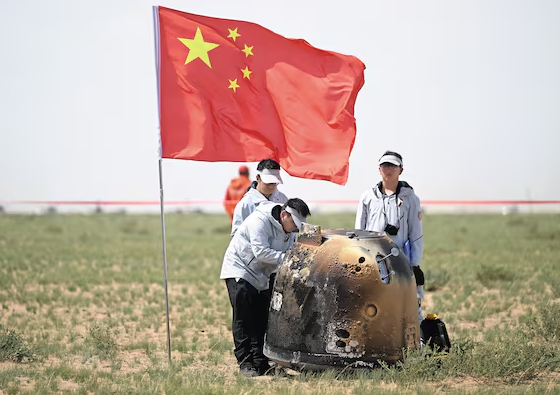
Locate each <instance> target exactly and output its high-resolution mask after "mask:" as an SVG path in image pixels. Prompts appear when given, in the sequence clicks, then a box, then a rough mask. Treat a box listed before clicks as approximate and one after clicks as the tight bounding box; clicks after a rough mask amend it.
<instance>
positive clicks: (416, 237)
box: [408, 195, 424, 266]
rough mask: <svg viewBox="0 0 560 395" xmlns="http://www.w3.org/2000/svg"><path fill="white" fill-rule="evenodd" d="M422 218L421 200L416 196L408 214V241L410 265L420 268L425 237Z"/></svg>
mask: <svg viewBox="0 0 560 395" xmlns="http://www.w3.org/2000/svg"><path fill="white" fill-rule="evenodd" d="M420 218H421V216H420V199H418V196H416V195H414V196H413V197H412V202H411V205H410V211H409V212H408V240H409V242H410V255H411V259H410V261H411V262H410V263H411V264H412V266H420V264H421V263H422V254H423V253H424V237H423V233H422V220H421V219H420Z"/></svg>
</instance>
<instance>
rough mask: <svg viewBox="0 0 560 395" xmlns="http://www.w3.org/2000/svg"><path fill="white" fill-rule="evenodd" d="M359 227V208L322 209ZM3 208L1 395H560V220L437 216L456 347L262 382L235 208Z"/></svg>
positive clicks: (431, 286)
mask: <svg viewBox="0 0 560 395" xmlns="http://www.w3.org/2000/svg"><path fill="white" fill-rule="evenodd" d="M311 218H312V221H311V222H313V223H316V224H320V225H322V226H323V227H329V226H334V227H352V225H353V217H352V216H351V215H326V214H325V215H314V216H312V217H311ZM166 225H167V226H166V231H167V241H168V246H167V247H168V248H167V253H168V266H169V272H168V279H169V298H170V299H169V303H170V320H171V335H172V339H171V343H172V364H171V366H170V365H169V363H168V360H167V352H166V337H167V334H166V326H165V294H164V288H163V263H162V253H161V235H160V223H159V217H158V216H132V215H129V216H127V215H123V214H114V215H110V214H100V215H83V216H81V215H68V216H64V215H44V216H31V215H30V216H24V215H0V317H1V319H0V394H47V393H48V394H50V393H78V394H88V393H90V394H91V393H93V394H105V393H107V394H108V393H111V394H115V393H116V394H121V393H127V394H128V393H130V394H223V393H228V394H261V393H263V394H268V393H276V394H294V395H296V394H333V395H334V394H356V395H358V394H377V393H386V392H389V393H395V394H397V393H403V394H416V393H417V394H432V393H464V392H470V393H477V394H479V393H481V394H494V393H496V394H498V393H508V394H510V393H511V394H540V393H560V270H559V269H560V264H559V260H560V259H559V256H560V216H558V215H508V216H494V215H481V216H475V215H471V216H451V215H446V216H443V215H442V216H436V215H427V216H425V218H424V234H425V236H424V237H425V248H426V249H425V256H424V263H423V265H422V266H423V268H424V271H425V274H426V280H427V283H426V287H425V288H426V290H427V292H426V294H427V296H426V299H425V300H424V307H425V309H424V311H425V312H435V313H438V314H439V315H440V316H441V317H442V318H443V319H444V320H445V322H446V324H447V328H448V332H449V335H450V337H451V341H452V343H453V345H454V346H453V349H452V352H451V353H450V354H449V356H448V357H447V358H443V359H438V358H419V357H418V355H412V356H410V357H407V358H406V359H405V361H404V363H403V364H402V366H398V367H391V368H389V367H386V368H382V369H378V370H375V371H361V372H357V373H350V372H347V371H346V372H336V371H329V372H325V373H320V374H313V373H305V372H303V373H298V372H292V374H289V375H282V376H265V377H259V378H254V379H249V378H245V377H242V376H239V375H238V374H237V366H236V363H235V358H234V356H233V353H232V349H233V344H232V338H231V332H230V325H231V324H230V320H231V308H230V305H229V301H228V298H227V293H226V288H225V286H224V284H223V282H221V281H220V280H219V271H220V267H221V261H222V256H223V253H224V251H225V249H226V247H227V243H228V241H229V226H228V225H229V224H228V220H227V217H226V216H225V215H204V214H184V215H181V214H170V215H167V216H166Z"/></svg>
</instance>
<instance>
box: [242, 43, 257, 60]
mask: <svg viewBox="0 0 560 395" xmlns="http://www.w3.org/2000/svg"><path fill="white" fill-rule="evenodd" d="M243 45H244V46H245V48H243V49H242V50H241V52H245V57H246V58H248V57H249V55H253V46H250V47H248V46H247V44H243ZM253 56H254V55H253Z"/></svg>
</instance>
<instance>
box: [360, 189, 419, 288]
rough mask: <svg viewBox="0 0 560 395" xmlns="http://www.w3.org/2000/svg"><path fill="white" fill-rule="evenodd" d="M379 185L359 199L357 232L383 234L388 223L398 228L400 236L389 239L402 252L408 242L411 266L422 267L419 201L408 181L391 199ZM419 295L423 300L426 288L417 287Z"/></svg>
mask: <svg viewBox="0 0 560 395" xmlns="http://www.w3.org/2000/svg"><path fill="white" fill-rule="evenodd" d="M380 184H381V183H379V184H377V185H376V186H375V187H373V188H370V189H368V190H367V191H365V192H364V193H363V194H362V196H361V197H360V203H359V204H358V210H357V212H356V229H363V230H369V231H373V232H384V231H385V226H386V225H387V223H389V224H391V225H394V226H397V227H398V228H399V231H398V233H397V234H396V235H395V236H392V235H390V234H387V236H389V237H390V238H391V239H392V240H393V241H394V242H395V244H396V245H398V246H399V247H400V248H401V250H403V251H405V250H406V249H407V248H406V247H405V244H406V243H407V242H408V248H410V257H409V258H410V264H411V265H412V266H420V264H421V263H422V255H423V253H424V238H423V233H422V217H421V211H420V199H418V196H416V195H415V194H414V191H413V189H412V187H411V186H410V185H408V184H407V183H406V182H403V181H399V185H400V187H399V188H398V193H395V194H393V195H391V196H386V195H384V194H383V193H382V192H381V190H380V189H379V188H380ZM417 292H418V295H419V296H420V297H423V296H424V287H423V286H418V287H417Z"/></svg>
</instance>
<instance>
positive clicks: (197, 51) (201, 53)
mask: <svg viewBox="0 0 560 395" xmlns="http://www.w3.org/2000/svg"><path fill="white" fill-rule="evenodd" d="M179 41H181V42H182V43H183V44H185V46H186V47H187V48H188V49H189V54H188V56H187V59H186V60H185V64H188V63H190V62H192V61H193V60H195V59H198V58H200V60H202V61H203V62H204V63H206V65H207V66H208V67H210V68H212V65H211V64H210V58H209V57H208V52H209V51H211V50H213V49H214V48H216V47H217V46H218V45H219V44H214V43H209V42H206V41H204V37H202V32H201V31H200V28H199V27H197V28H196V33H195V35H194V39H189V38H179Z"/></svg>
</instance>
